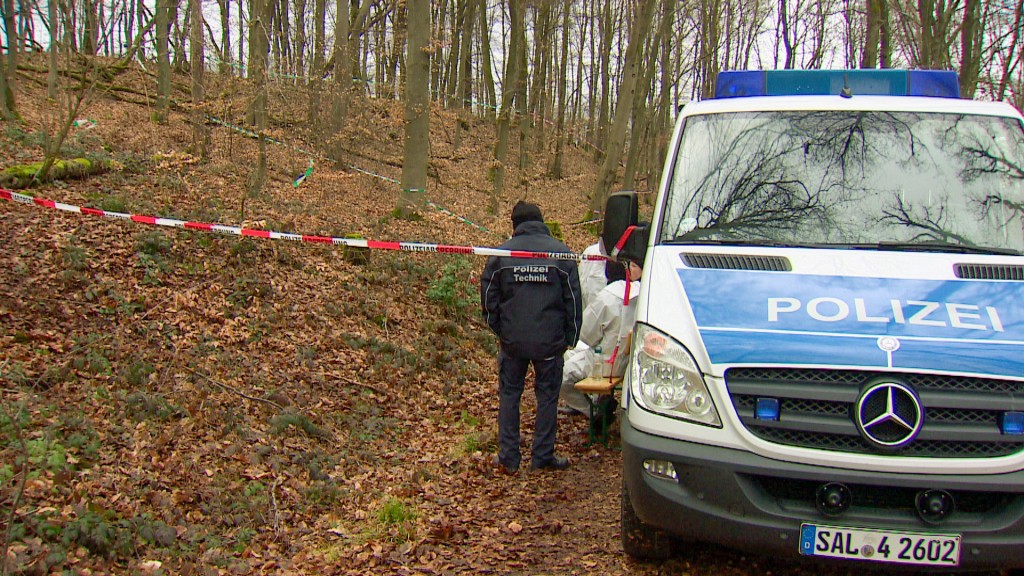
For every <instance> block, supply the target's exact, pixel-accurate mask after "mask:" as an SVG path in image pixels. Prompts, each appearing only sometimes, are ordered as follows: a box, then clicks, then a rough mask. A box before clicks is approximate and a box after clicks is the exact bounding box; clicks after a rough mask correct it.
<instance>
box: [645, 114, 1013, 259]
mask: <svg viewBox="0 0 1024 576" xmlns="http://www.w3.org/2000/svg"><path fill="white" fill-rule="evenodd" d="M665 202H666V205H665V207H664V210H663V217H662V222H661V226H660V240H661V242H687V243H690V242H716V243H733V242H736V243H758V244H770V245H775V244H778V245H816V246H818V245H835V246H836V247H845V246H860V247H866V246H876V245H889V246H901V247H904V246H905V247H908V248H911V249H913V248H914V247H917V249H942V248H943V247H946V248H965V249H966V248H971V249H978V250H982V251H984V250H988V249H991V250H992V251H995V252H1006V251H1007V250H1009V251H1011V252H1012V253H1020V252H1022V251H1024V127H1022V126H1021V123H1020V122H1019V121H1018V120H1016V119H1013V118H1005V117H997V116H982V115H963V114H942V113H932V112H928V113H918V112H877V111H849V110H846V111H774V112H749V113H746V112H744V113H726V114H707V115H700V116H693V117H691V118H689V119H687V121H686V126H685V128H684V130H683V139H682V141H681V142H680V148H679V152H678V156H677V157H676V158H675V161H674V169H673V173H672V178H671V187H670V190H669V192H668V194H667V196H666V200H665Z"/></svg>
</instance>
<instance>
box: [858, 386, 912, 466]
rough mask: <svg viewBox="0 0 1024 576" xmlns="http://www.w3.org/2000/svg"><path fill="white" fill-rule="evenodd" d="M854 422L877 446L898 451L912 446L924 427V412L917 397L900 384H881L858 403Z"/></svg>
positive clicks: (869, 391)
mask: <svg viewBox="0 0 1024 576" xmlns="http://www.w3.org/2000/svg"><path fill="white" fill-rule="evenodd" d="M854 422H855V423H856V424H857V429H858V430H860V433H861V436H863V437H864V439H865V440H867V441H868V442H870V443H871V444H872V445H873V446H875V447H878V448H882V449H889V450H892V449H898V448H902V447H904V446H906V445H907V444H909V443H910V442H911V441H912V440H913V439H914V438H915V437H916V436H917V433H918V432H920V431H921V426H923V425H924V408H923V407H922V406H921V399H920V398H918V397H917V393H915V392H914V390H913V389H912V388H910V387H909V386H907V385H906V384H901V383H899V382H877V383H875V384H872V385H870V386H868V387H867V388H865V389H864V392H862V393H861V395H860V399H858V400H857V411H856V413H855V414H854Z"/></svg>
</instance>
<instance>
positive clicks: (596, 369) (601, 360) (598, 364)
mask: <svg viewBox="0 0 1024 576" xmlns="http://www.w3.org/2000/svg"><path fill="white" fill-rule="evenodd" d="M605 366H607V358H605V357H604V352H602V351H601V347H600V346H594V366H593V368H591V369H590V377H591V378H604V377H605V376H606V375H607V374H606V373H605Z"/></svg>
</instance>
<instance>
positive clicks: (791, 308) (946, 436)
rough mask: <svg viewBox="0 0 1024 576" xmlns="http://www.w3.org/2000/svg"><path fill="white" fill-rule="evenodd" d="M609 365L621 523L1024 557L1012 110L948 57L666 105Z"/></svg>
mask: <svg viewBox="0 0 1024 576" xmlns="http://www.w3.org/2000/svg"><path fill="white" fill-rule="evenodd" d="M637 213H638V208H637V202H636V197H635V196H634V195H632V194H629V193H620V194H614V195H612V196H611V197H610V198H609V201H608V205H607V207H606V214H605V229H604V231H603V233H602V235H603V241H604V243H605V246H608V247H609V248H611V247H612V246H617V249H616V250H615V251H613V253H616V254H617V255H620V256H621V255H623V254H628V253H631V252H632V253H634V254H645V265H644V268H645V269H644V275H643V280H642V283H641V291H640V296H639V304H638V311H637V326H636V329H635V333H634V336H633V346H632V350H631V359H630V368H629V370H628V371H627V374H626V380H625V382H624V385H623V394H622V402H621V404H622V405H623V407H624V414H623V418H622V454H623V487H622V543H623V547H624V548H625V550H626V552H627V553H629V554H630V555H633V556H637V557H664V556H667V555H669V554H670V553H672V552H673V550H674V549H675V548H677V547H694V546H697V545H698V543H699V542H715V543H719V544H725V545H728V546H731V547H733V548H737V549H739V550H750V551H761V552H768V553H771V554H775V555H791V556H793V557H800V556H803V557H824V558H841V559H849V560H853V561H861V562H865V561H867V562H886V563H894V564H904V565H915V567H921V568H939V569H954V568H955V569H989V568H1019V567H1024V553H1022V552H1021V550H1022V549H1024V548H1022V547H1024V256H1022V253H1024V118H1022V117H1021V114H1020V113H1019V112H1018V111H1016V110H1015V109H1013V108H1012V107H1010V106H1008V105H1005V104H999V103H991V102H989V103H984V102H977V101H970V100H963V99H960V98H959V97H958V80H957V77H956V75H955V74H954V73H950V72H932V71H910V72H907V71H894V70H884V71H880V70H874V71H862V70H857V71H769V72H763V71H757V72H751V71H742V72H728V73H723V74H722V75H720V76H719V78H718V80H717V96H716V98H713V99H707V100H704V101H700V102H692V103H689V104H687V105H685V106H684V107H683V109H682V110H681V114H680V117H679V119H678V123H677V125H676V129H675V132H674V136H673V141H672V145H671V149H670V151H669V154H668V157H667V160H666V165H665V169H664V173H663V177H662V183H661V187H660V190H659V195H658V200H657V203H656V205H655V207H654V212H653V218H652V220H651V223H650V225H648V226H643V225H641V226H636V224H637Z"/></svg>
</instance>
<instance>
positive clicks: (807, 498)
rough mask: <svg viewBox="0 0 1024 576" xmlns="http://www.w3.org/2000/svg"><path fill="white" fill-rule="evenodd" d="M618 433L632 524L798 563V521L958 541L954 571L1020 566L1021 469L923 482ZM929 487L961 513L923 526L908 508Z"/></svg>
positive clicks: (625, 424)
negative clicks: (844, 494) (833, 487)
mask: <svg viewBox="0 0 1024 576" xmlns="http://www.w3.org/2000/svg"><path fill="white" fill-rule="evenodd" d="M621 431H622V463H623V479H624V481H625V482H626V485H627V487H628V491H629V495H630V503H631V504H632V506H633V509H634V511H635V512H636V515H637V517H638V518H639V519H640V520H641V521H642V522H644V523H646V524H649V525H651V526H655V527H658V528H661V529H662V530H665V531H667V532H670V533H672V534H673V535H675V536H677V537H678V538H680V539H681V540H685V541H691V542H699V541H703V542H713V543H717V544H721V545H725V546H728V547H731V548H735V549H737V550H739V551H744V552H760V553H767V554H772V555H780V556H789V557H794V558H795V557H801V554H800V550H799V544H800V526H801V524H803V523H812V524H821V525H830V526H837V527H847V528H864V529H876V530H891V531H899V532H923V533H930V534H959V535H961V553H960V564H959V566H958V567H957V568H956V569H957V570H991V569H1005V568H1016V567H1024V555H1022V554H1021V552H1020V551H1021V547H1022V546H1024V472H1022V471H1018V472H1014V473H1012V474H995V475H992V474H990V475H962V474H959V475H920V474H894V473H882V472H871V471H861V470H846V469H840V468H828V467H822V466H811V465H806V464H796V463H789V462H781V461H777V460H772V459H769V458H765V457H763V456H758V455H756V454H753V453H749V452H745V451H740V450H733V449H728V448H721V447H717V446H707V445H702V444H692V443H688V442H683V441H679V440H672V439H667V438H663V437H659V436H654V435H651V434H647V433H645V432H641V431H639V430H636V429H635V428H633V427H632V426H630V424H629V420H628V417H627V418H623V421H622V428H621ZM648 459H653V460H662V461H668V462H671V463H672V464H673V466H674V468H675V470H676V474H677V476H678V480H677V481H673V480H670V479H665V478H660V477H655V476H653V475H651V474H649V473H647V472H645V471H644V468H643V463H644V461H645V460H648ZM966 463H967V462H965V464H966ZM827 482H841V483H843V484H845V485H847V486H848V487H850V489H851V492H852V494H853V504H852V505H851V506H850V508H849V509H848V510H846V511H845V512H843V513H842V514H839V515H836V516H826V515H824V514H822V513H821V512H819V511H818V510H817V508H816V507H815V504H814V502H815V492H816V487H817V486H820V485H822V484H824V483H827ZM929 489H939V490H946V491H949V492H950V493H952V494H953V495H954V496H955V497H956V498H957V502H958V509H957V510H956V511H955V512H953V513H952V514H951V515H950V516H949V517H947V518H946V519H945V520H944V521H943V522H941V523H937V524H929V523H927V522H925V521H924V520H922V519H921V518H919V517H918V515H917V513H916V512H915V511H914V510H915V508H914V504H913V500H914V495H915V494H917V493H918V492H920V491H922V490H929ZM908 500H909V502H908ZM805 558H806V557H805ZM833 561H834V560H833ZM839 562H865V561H864V560H848V561H847V560H840V561H839ZM871 564H877V563H876V562H871ZM893 566H894V567H895V565H893ZM903 567H904V568H915V567H914V566H903ZM929 569H933V568H929Z"/></svg>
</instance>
